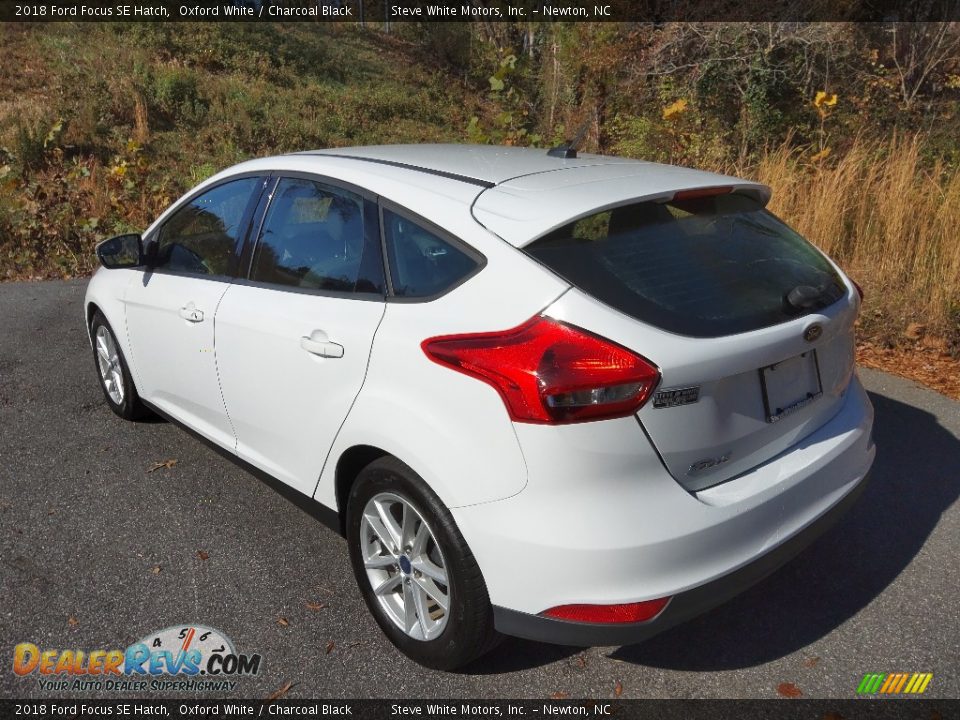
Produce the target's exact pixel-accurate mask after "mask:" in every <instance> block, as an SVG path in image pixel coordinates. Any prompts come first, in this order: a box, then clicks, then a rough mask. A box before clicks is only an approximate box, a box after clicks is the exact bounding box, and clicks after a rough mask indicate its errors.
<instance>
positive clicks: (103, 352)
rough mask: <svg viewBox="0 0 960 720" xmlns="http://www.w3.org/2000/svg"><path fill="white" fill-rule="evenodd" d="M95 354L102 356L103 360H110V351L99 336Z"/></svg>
mask: <svg viewBox="0 0 960 720" xmlns="http://www.w3.org/2000/svg"><path fill="white" fill-rule="evenodd" d="M97 355H99V356H100V357H101V358H103V361H104V362H107V363H109V362H110V353H108V352H107V348H106V345H105V343H104V342H103V338H101V337H98V338H97Z"/></svg>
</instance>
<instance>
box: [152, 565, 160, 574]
mask: <svg viewBox="0 0 960 720" xmlns="http://www.w3.org/2000/svg"><path fill="white" fill-rule="evenodd" d="M150 572H152V573H153V574H154V575H159V574H160V566H159V565H154V566H153V567H152V568H150Z"/></svg>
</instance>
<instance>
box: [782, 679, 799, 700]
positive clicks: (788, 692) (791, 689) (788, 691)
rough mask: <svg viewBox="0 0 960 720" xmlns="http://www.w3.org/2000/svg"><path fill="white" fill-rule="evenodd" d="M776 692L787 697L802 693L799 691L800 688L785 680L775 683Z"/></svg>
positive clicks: (795, 696) (794, 696) (797, 695)
mask: <svg viewBox="0 0 960 720" xmlns="http://www.w3.org/2000/svg"><path fill="white" fill-rule="evenodd" d="M777 694H778V695H782V696H783V697H788V698H797V697H800V696H801V695H803V693H802V692H800V688H798V687H797V686H796V685H794V684H793V683H787V682H785V683H780V684H779V685H777Z"/></svg>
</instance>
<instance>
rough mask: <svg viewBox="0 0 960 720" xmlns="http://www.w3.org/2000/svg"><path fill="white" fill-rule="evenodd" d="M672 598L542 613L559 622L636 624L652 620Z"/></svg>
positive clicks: (556, 608) (576, 606) (554, 609)
mask: <svg viewBox="0 0 960 720" xmlns="http://www.w3.org/2000/svg"><path fill="white" fill-rule="evenodd" d="M668 602H670V598H660V599H658V600H645V601H643V602H635V603H625V604H623V605H560V606H559V607H555V608H550V609H549V610H545V611H544V612H542V613H540V614H541V615H544V616H546V617H550V618H555V619H557V620H570V621H572V622H585V623H636V622H646V621H647V620H652V619H653V618H655V617H656V616H657V615H659V614H660V612H661V611H662V610H663V609H664V608H665V607H666V606H667V603H668Z"/></svg>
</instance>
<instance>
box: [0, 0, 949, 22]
mask: <svg viewBox="0 0 960 720" xmlns="http://www.w3.org/2000/svg"><path fill="white" fill-rule="evenodd" d="M954 20H960V0H596V2H584V0H550V1H544V0H433V1H431V0H232V1H231V0H180V1H171V0H143V1H142V2H136V1H133V0H117V1H116V2H115V1H113V0H99V1H98V0H36V1H35V2H29V0H24V1H22V2H21V0H0V21H7V22H104V21H130V22H355V23H394V22H513V23H530V22H654V23H656V22H669V21H685V22H708V21H725V22H734V21H748V22H824V21H831V22H832V21H842V22H893V21H899V22H946V21H954Z"/></svg>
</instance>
